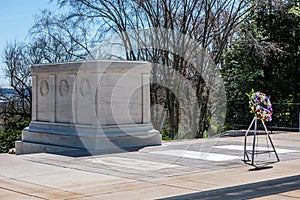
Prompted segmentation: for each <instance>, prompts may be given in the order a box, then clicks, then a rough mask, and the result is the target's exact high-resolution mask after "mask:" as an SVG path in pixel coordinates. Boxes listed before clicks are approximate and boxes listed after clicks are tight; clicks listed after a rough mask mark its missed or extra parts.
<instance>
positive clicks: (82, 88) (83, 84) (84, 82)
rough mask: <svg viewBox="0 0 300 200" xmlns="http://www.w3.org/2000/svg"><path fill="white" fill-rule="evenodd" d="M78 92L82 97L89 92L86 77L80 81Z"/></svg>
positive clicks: (89, 87) (88, 83) (89, 86)
mask: <svg viewBox="0 0 300 200" xmlns="http://www.w3.org/2000/svg"><path fill="white" fill-rule="evenodd" d="M79 89H80V94H81V95H82V96H83V97H84V96H86V95H88V94H90V93H91V85H90V82H89V81H88V80H87V79H83V80H81V82H80V88H79Z"/></svg>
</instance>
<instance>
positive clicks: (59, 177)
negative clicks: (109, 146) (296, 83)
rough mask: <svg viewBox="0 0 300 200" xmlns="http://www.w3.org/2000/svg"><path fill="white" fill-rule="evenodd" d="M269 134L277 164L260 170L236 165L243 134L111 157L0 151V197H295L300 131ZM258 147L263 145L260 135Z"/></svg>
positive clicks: (299, 192) (265, 157)
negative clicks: (0, 152) (273, 145)
mask: <svg viewBox="0 0 300 200" xmlns="http://www.w3.org/2000/svg"><path fill="white" fill-rule="evenodd" d="M271 137H272V139H273V142H274V144H275V147H276V150H277V152H278V154H279V158H280V162H278V163H273V164H270V165H267V166H265V167H264V168H254V167H252V166H250V165H246V164H244V163H243V161H242V160H243V139H244V138H243V137H214V138H209V139H199V140H182V141H173V142H164V143H163V145H162V146H155V147H147V148H143V149H140V150H138V151H123V152H115V153H110V154H99V153H98V154H95V155H86V154H80V153H77V154H70V155H66V154H61V155H58V154H46V153H41V154H29V155H18V156H16V155H9V154H0V199H5V200H6V199H9V200H11V199H22V200H23V199H69V200H88V199H99V200H102V199H106V200H107V199H109V200H110V199H130V200H133V199H139V200H140V199H170V200H172V199H222V200H223V199H230V200H231V199H252V198H253V199H262V200H267V199H272V200H274V199H294V200H295V199H300V133H297V132H294V133H278V134H272V135H271ZM249 145H250V144H249ZM258 146H259V148H261V149H266V148H268V145H267V143H266V138H265V136H263V135H261V136H259V138H258ZM274 160H275V157H274V153H268V154H262V155H259V156H257V157H255V161H256V162H257V163H259V164H261V165H263V162H269V161H270V162H271V161H274Z"/></svg>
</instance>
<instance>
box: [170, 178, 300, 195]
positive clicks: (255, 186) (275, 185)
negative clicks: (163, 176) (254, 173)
mask: <svg viewBox="0 0 300 200" xmlns="http://www.w3.org/2000/svg"><path fill="white" fill-rule="evenodd" d="M297 189H300V175H297V176H290V177H285V178H279V179H273V180H269V181H262V182H257V183H250V184H245V185H239V186H234V187H227V188H221V189H216V190H209V191H203V192H199V193H192V194H187V195H181V196H176V197H169V198H164V200H177V199H178V200H179V199H180V200H182V199H184V200H187V199H201V200H203V199H204V200H209V199H214V200H215V199H219V200H221V199H222V200H232V199H252V198H257V197H263V196H268V195H275V194H279V193H284V192H288V191H292V190H297Z"/></svg>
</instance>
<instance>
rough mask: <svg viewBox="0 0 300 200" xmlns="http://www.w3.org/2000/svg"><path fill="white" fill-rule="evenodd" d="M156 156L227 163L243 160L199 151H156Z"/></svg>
mask: <svg viewBox="0 0 300 200" xmlns="http://www.w3.org/2000/svg"><path fill="white" fill-rule="evenodd" d="M152 153H154V154H162V155H169V156H176V157H185V158H193V159H201V160H209V161H225V160H235V159H241V157H238V156H232V155H226V154H217V153H208V152H197V151H185V150H167V151H155V152H152Z"/></svg>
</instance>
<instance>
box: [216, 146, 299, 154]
mask: <svg viewBox="0 0 300 200" xmlns="http://www.w3.org/2000/svg"><path fill="white" fill-rule="evenodd" d="M214 148H217V149H230V150H238V151H244V147H243V146H241V145H222V146H214ZM271 148H272V147H271V146H270V148H269V149H268V148H267V147H257V148H256V149H257V150H259V151H267V150H271ZM247 149H248V150H250V149H252V147H251V146H247ZM275 150H276V152H277V153H278V154H280V153H294V152H299V151H297V150H291V149H281V148H276V147H275Z"/></svg>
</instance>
